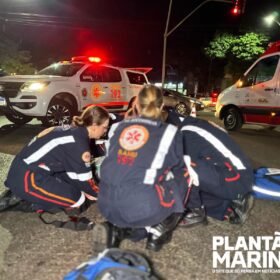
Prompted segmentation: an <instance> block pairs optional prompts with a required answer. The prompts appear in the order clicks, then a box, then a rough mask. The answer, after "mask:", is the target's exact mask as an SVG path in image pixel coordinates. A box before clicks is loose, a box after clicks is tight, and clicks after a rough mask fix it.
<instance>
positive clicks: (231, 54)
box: [204, 32, 268, 61]
mask: <svg viewBox="0 0 280 280" xmlns="http://www.w3.org/2000/svg"><path fill="white" fill-rule="evenodd" d="M267 42H268V37H267V36H265V35H263V34H260V33H254V32H250V33H246V34H244V35H239V36H234V35H231V34H227V33H224V34H221V35H217V36H216V37H215V38H214V40H213V41H211V42H210V43H209V46H208V47H206V48H205V49H204V50H205V54H206V55H207V56H208V57H210V58H212V59H213V58H230V59H237V60H242V61H252V60H254V59H256V58H257V57H258V56H259V55H260V54H262V53H263V52H264V50H265V46H266V45H267Z"/></svg>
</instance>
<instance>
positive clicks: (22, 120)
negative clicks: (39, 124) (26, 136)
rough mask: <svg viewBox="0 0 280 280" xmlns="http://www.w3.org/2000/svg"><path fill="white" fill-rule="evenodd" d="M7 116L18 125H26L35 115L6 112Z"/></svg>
mask: <svg viewBox="0 0 280 280" xmlns="http://www.w3.org/2000/svg"><path fill="white" fill-rule="evenodd" d="M5 116H6V118H7V119H8V120H9V121H10V122H12V123H14V124H17V125H24V124H26V123H28V122H30V121H31V120H32V119H33V117H29V116H25V115H22V114H21V113H16V112H11V113H5Z"/></svg>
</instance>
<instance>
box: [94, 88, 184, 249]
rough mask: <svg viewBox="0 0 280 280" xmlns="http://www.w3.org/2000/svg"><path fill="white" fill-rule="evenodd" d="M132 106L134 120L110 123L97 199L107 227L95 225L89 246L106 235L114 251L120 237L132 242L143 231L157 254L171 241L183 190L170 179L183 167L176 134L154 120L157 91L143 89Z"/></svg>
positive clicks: (159, 100)
mask: <svg viewBox="0 0 280 280" xmlns="http://www.w3.org/2000/svg"><path fill="white" fill-rule="evenodd" d="M136 106H137V111H138V112H139V116H138V117H133V116H132V117H131V118H129V119H125V120H123V121H122V122H120V123H116V124H114V125H113V126H112V127H111V129H110V131H109V142H108V145H107V153H108V154H107V157H106V158H105V159H104V161H103V163H102V165H101V181H100V192H99V196H98V205H99V209H100V211H101V213H102V214H103V216H104V217H105V218H106V219H107V220H108V221H109V223H106V224H100V225H96V226H95V228H94V231H95V232H94V233H95V234H94V235H95V237H96V240H95V243H94V246H95V247H98V246H100V247H101V248H102V247H104V246H105V245H106V244H104V243H105V238H104V236H106V235H107V238H108V239H107V246H108V247H114V246H118V244H119V242H120V240H121V239H122V238H123V237H124V236H126V233H128V235H129V232H130V233H131V237H132V238H134V237H133V235H134V234H135V236H137V234H138V233H139V234H140V233H143V237H144V236H145V232H146V233H147V236H148V240H147V248H148V249H151V250H155V251H157V250H159V249H161V247H162V246H163V245H164V243H166V242H167V241H169V240H170V239H171V235H172V231H173V230H174V228H175V227H176V225H177V222H178V219H179V217H180V216H181V213H183V211H184V205H183V200H184V195H185V192H186V189H187V188H186V185H185V184H179V183H178V181H177V180H179V179H178V178H174V176H173V171H175V170H176V169H182V168H183V167H182V163H183V158H182V155H183V144H182V137H181V133H180V132H179V131H178V129H177V127H175V126H173V125H171V124H165V123H163V122H162V121H161V120H160V117H161V110H162V107H163V96H162V94H161V91H160V89H158V88H157V87H155V86H153V85H146V86H144V87H143V89H142V90H141V91H140V93H139V94H138V97H137V100H136ZM185 182H186V180H185ZM129 229H130V231H129ZM140 235H141V234H140ZM98 236H99V238H98ZM135 238H136V239H137V237H135ZM139 239H140V238H139Z"/></svg>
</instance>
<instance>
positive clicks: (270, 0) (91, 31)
mask: <svg viewBox="0 0 280 280" xmlns="http://www.w3.org/2000/svg"><path fill="white" fill-rule="evenodd" d="M201 2H203V1H202V0H173V10H172V15H171V22H170V26H171V27H173V26H174V25H175V24H177V23H178V22H179V21H180V20H181V19H182V18H183V17H184V16H185V15H187V14H188V13H189V12H190V11H192V10H193V9H194V8H195V7H196V6H197V5H198V4H200V3H201ZM168 5H169V0H157V1H155V0H154V1H153V0H149V1H147V0H126V1H125V0H122V1H121V0H0V24H1V25H2V34H3V31H4V33H5V34H6V35H9V36H10V37H11V38H13V39H15V40H19V41H20V42H21V43H22V46H23V48H24V49H28V50H30V51H31V54H32V57H33V63H34V64H35V65H36V66H37V67H43V66H46V65H47V64H48V63H49V62H50V61H54V60H58V59H68V58H69V57H71V56H74V55H82V54H99V55H101V56H102V57H104V58H106V60H107V61H108V62H109V63H112V64H114V65H119V66H127V67H129V66H130V67H137V66H138V67H140V66H149V67H153V68H154V69H155V70H154V75H156V74H157V73H159V72H160V67H161V60H162V45H163V32H164V29H165V21H166V17H167V12H168ZM230 10H231V5H229V4H224V3H215V2H211V3H208V4H206V5H205V6H204V7H202V8H201V9H200V10H199V11H197V12H196V13H195V14H194V15H193V16H192V17H191V18H190V19H188V20H187V21H186V22H185V23H184V24H183V25H182V26H181V27H179V28H178V29H177V30H176V31H175V32H174V33H173V34H172V35H170V36H169V37H168V54H167V56H168V61H167V63H170V64H172V65H176V64H177V63H180V62H182V61H184V62H185V65H186V68H195V67H202V68H203V65H204V64H207V63H208V61H207V59H206V58H205V56H204V55H203V52H202V50H203V48H204V47H205V46H207V44H208V43H209V41H210V40H211V39H212V38H213V36H214V34H215V32H217V31H227V32H230V33H236V34H237V33H239V32H245V31H249V30H250V31H257V32H263V33H265V34H267V35H269V36H270V37H271V40H272V41H275V40H277V39H280V27H279V26H277V25H276V24H274V25H273V26H272V27H270V28H268V27H266V26H265V25H264V23H263V20H262V18H263V17H264V16H265V15H267V14H270V13H271V12H273V11H279V12H280V0H247V5H246V9H245V14H244V15H241V16H239V17H234V16H232V15H231V14H230ZM24 13H26V14H24ZM36 14H39V15H45V16H44V17H42V16H37V15H36ZM5 19H6V20H7V19H8V21H6V23H5V24H4V20H5ZM279 20H280V16H279ZM0 34H1V33H0Z"/></svg>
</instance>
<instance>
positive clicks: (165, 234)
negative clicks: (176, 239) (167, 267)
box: [146, 213, 181, 252]
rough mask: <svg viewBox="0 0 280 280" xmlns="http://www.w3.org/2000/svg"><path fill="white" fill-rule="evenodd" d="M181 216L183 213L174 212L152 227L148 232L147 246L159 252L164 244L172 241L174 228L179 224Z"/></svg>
mask: <svg viewBox="0 0 280 280" xmlns="http://www.w3.org/2000/svg"><path fill="white" fill-rule="evenodd" d="M180 216H181V214H178V213H174V214H172V215H170V216H169V217H168V218H166V219H165V220H164V221H163V222H161V223H160V224H158V225H156V226H153V227H151V228H150V230H149V234H148V240H147V244H146V248H147V249H148V250H152V251H156V252H157V251H159V250H160V249H161V248H162V247H163V245H164V244H166V243H168V242H170V241H171V239H172V233H173V230H174V229H175V227H176V225H177V224H178V221H179V219H180Z"/></svg>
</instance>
